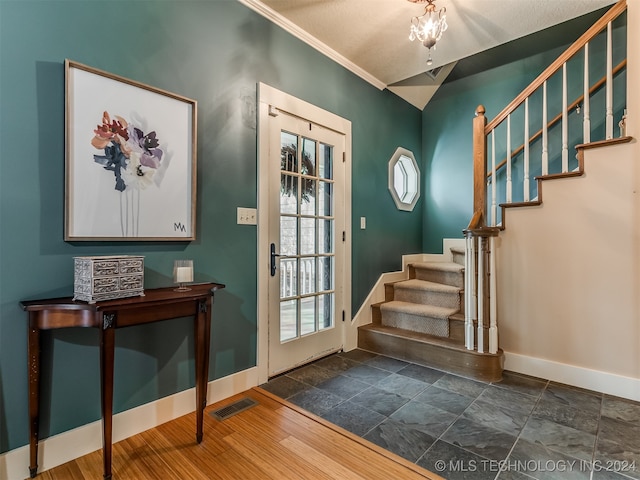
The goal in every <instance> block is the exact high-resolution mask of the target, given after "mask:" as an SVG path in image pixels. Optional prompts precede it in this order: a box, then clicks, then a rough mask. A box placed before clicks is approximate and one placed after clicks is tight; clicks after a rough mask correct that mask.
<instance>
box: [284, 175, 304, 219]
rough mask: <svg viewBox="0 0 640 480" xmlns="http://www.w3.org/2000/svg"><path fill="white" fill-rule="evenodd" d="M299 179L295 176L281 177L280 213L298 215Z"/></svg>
mask: <svg viewBox="0 0 640 480" xmlns="http://www.w3.org/2000/svg"><path fill="white" fill-rule="evenodd" d="M299 181H300V178H299V177H296V176H293V175H281V176H280V213H298V194H297V192H298V182H299Z"/></svg>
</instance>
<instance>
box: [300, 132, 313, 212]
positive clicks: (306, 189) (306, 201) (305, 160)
mask: <svg viewBox="0 0 640 480" xmlns="http://www.w3.org/2000/svg"><path fill="white" fill-rule="evenodd" d="M300 173H301V174H302V175H305V177H302V178H301V185H302V192H301V195H300V213H302V214H303V215H315V214H316V181H315V178H307V177H306V176H309V177H315V176H316V142H315V141H314V140H311V139H308V138H303V139H302V162H301V164H300Z"/></svg>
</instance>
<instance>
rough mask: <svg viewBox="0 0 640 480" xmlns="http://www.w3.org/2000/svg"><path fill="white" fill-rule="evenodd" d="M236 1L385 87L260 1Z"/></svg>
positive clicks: (338, 62)
mask: <svg viewBox="0 0 640 480" xmlns="http://www.w3.org/2000/svg"><path fill="white" fill-rule="evenodd" d="M238 2H240V3H241V4H243V5H244V6H246V7H248V8H250V9H251V10H253V11H254V12H256V13H258V14H260V15H262V16H263V17H264V18H266V19H267V20H269V21H270V22H272V23H274V24H276V25H278V26H279V27H281V28H282V29H284V30H285V31H286V32H288V33H290V34H291V35H293V36H294V37H296V38H298V39H299V40H302V41H303V42H304V43H306V44H307V45H309V46H311V47H312V48H314V49H315V50H317V51H318V52H320V53H322V54H323V55H324V56H326V57H329V58H330V59H331V60H333V61H334V62H336V63H337V64H339V65H341V66H343V67H344V68H346V69H347V70H349V71H350V72H352V73H355V74H356V75H357V76H359V77H360V78H362V79H363V80H365V81H366V82H368V83H370V84H371V85H373V86H374V87H376V88H377V89H379V90H384V89H385V88H386V87H387V85H386V83H384V82H382V81H380V80H379V79H377V78H376V77H374V76H373V75H371V74H370V73H369V72H367V71H365V70H363V69H362V68H360V67H359V66H358V65H356V64H355V63H353V62H351V61H350V60H349V59H347V58H346V57H344V56H343V55H341V54H339V53H338V52H336V51H335V50H334V49H332V48H329V47H328V46H327V45H326V44H325V43H322V42H321V41H320V40H318V39H317V38H316V37H314V36H312V35H309V33H308V32H306V31H305V30H303V29H301V28H300V27H298V26H297V25H295V24H294V23H293V22H291V21H290V20H288V19H287V18H285V17H283V16H282V15H280V14H279V13H278V12H276V11H275V10H273V9H272V8H270V7H268V6H266V5H265V4H263V3H262V2H260V1H258V0H238Z"/></svg>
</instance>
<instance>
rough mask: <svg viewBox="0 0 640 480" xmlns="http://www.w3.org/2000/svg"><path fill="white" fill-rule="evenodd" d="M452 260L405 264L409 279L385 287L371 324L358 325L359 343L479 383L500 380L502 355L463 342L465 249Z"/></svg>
mask: <svg viewBox="0 0 640 480" xmlns="http://www.w3.org/2000/svg"><path fill="white" fill-rule="evenodd" d="M451 254H452V258H453V262H444V261H443V262H422V263H413V264H410V265H409V269H408V270H409V278H408V279H406V280H402V281H398V282H394V283H388V284H386V285H385V301H384V302H381V303H378V304H374V305H372V323H371V324H368V325H364V326H361V327H359V329H358V347H359V348H361V349H364V350H368V351H371V352H375V353H381V354H384V355H388V356H391V357H395V358H398V359H401V360H406V361H410V362H414V363H417V364H420V365H424V366H428V367H433V368H438V369H442V370H446V371H449V372H452V373H456V374H459V375H463V376H467V377H471V378H475V379H478V380H483V381H490V382H493V381H498V380H500V379H501V378H502V366H503V363H504V362H503V353H502V351H499V352H498V353H497V354H494V355H492V354H488V353H478V352H477V351H474V350H467V349H466V348H465V345H464V341H465V333H464V284H465V283H464V257H465V251H464V249H458V248H452V249H451Z"/></svg>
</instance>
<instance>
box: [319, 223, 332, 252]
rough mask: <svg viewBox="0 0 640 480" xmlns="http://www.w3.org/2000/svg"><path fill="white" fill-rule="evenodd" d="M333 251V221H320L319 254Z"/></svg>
mask: <svg viewBox="0 0 640 480" xmlns="http://www.w3.org/2000/svg"><path fill="white" fill-rule="evenodd" d="M332 251H333V220H318V253H331V252H332Z"/></svg>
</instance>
